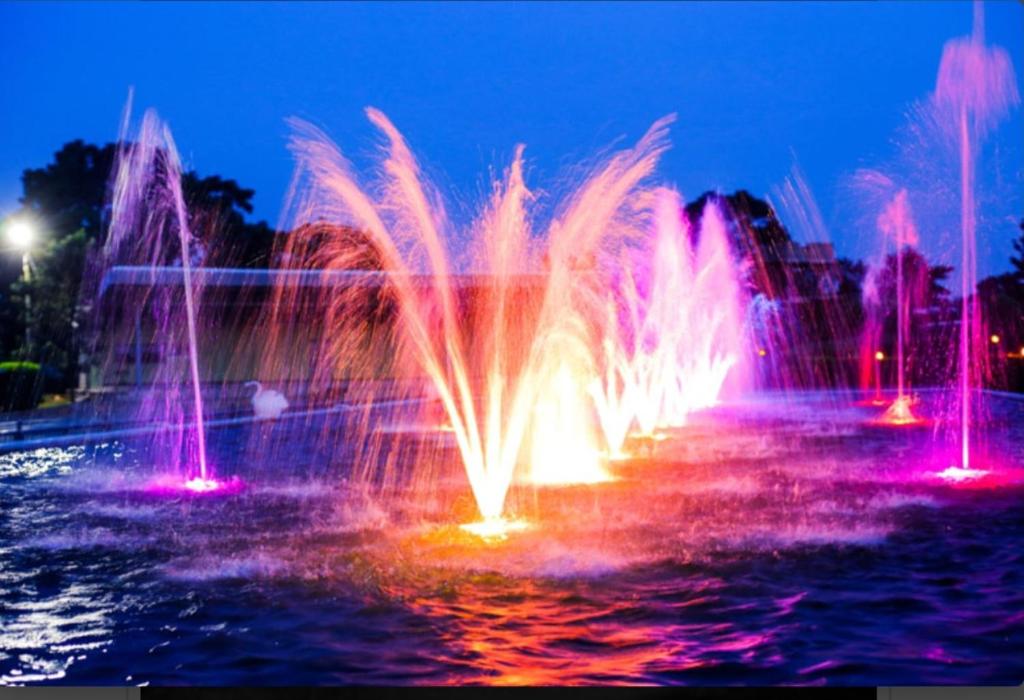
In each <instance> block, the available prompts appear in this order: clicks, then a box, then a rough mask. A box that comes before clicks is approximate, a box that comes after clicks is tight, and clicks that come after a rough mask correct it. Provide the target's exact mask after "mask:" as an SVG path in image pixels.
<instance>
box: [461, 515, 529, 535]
mask: <svg viewBox="0 0 1024 700" xmlns="http://www.w3.org/2000/svg"><path fill="white" fill-rule="evenodd" d="M529 527H530V524H529V523H528V522H526V521H525V520H506V519H505V518H485V519H483V520H479V521H477V522H475V523H465V524H463V525H459V529H461V530H464V531H466V532H468V533H470V534H472V535H476V536H477V537H479V538H481V539H484V540H503V539H505V538H507V537H508V536H509V534H511V533H513V532H522V531H523V530H526V529H528V528H529Z"/></svg>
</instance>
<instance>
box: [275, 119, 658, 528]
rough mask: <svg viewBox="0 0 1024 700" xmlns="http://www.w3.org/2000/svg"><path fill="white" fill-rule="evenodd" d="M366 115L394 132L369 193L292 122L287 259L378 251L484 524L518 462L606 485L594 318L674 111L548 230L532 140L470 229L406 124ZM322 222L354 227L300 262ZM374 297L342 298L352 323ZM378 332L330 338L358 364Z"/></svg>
mask: <svg viewBox="0 0 1024 700" xmlns="http://www.w3.org/2000/svg"><path fill="white" fill-rule="evenodd" d="M367 115H368V117H369V119H370V121H371V122H372V123H373V124H374V125H375V126H376V127H377V128H378V129H379V130H380V131H381V132H382V133H383V135H384V137H385V145H384V150H383V155H382V158H381V166H380V170H379V179H378V180H377V182H376V183H375V186H374V187H371V188H366V187H364V186H362V185H360V184H359V183H358V182H357V179H356V176H355V175H354V173H353V170H352V168H351V166H350V164H349V163H348V162H347V161H346V160H345V158H344V157H343V156H342V155H341V153H340V151H339V150H338V149H337V147H336V146H334V144H333V143H331V142H330V140H329V139H328V138H327V137H326V136H325V135H324V134H322V133H321V132H319V131H318V130H316V129H315V128H314V127H312V126H310V125H308V124H305V123H302V122H294V124H293V125H294V127H295V135H294V137H293V138H292V141H291V149H292V151H293V153H294V154H295V157H296V160H297V179H296V184H295V187H294V189H293V211H294V218H295V219H296V229H295V231H293V234H292V236H290V238H292V239H293V240H292V241H291V242H290V243H289V246H290V247H289V249H288V251H287V252H288V253H289V254H288V255H286V256H284V257H285V259H286V260H291V261H292V264H295V265H309V266H313V267H318V268H321V269H329V270H345V269H353V268H358V267H359V266H360V265H361V264H362V263H363V262H365V259H366V251H367V250H370V251H372V256H371V257H372V258H373V260H374V261H375V263H374V264H375V266H376V267H378V268H379V269H380V270H382V271H383V272H384V273H386V275H385V278H384V279H385V281H384V283H383V284H384V287H385V290H386V293H387V295H388V297H389V298H390V299H391V300H392V301H393V303H394V307H395V309H396V312H395V313H396V315H395V319H394V324H393V328H394V334H395V336H394V339H395V343H396V345H397V346H398V350H397V352H396V353H395V354H396V357H397V358H398V359H397V360H396V361H397V362H399V363H402V362H405V361H406V359H407V360H408V363H409V365H410V366H409V367H406V368H405V369H404V370H403V371H401V372H399V374H401V375H403V376H409V375H412V374H417V373H419V374H421V375H422V376H424V378H425V380H426V382H427V384H428V386H429V387H430V391H431V393H432V394H433V395H434V396H435V397H436V399H437V401H438V402H439V403H440V405H441V408H442V411H443V414H444V425H445V430H446V433H447V434H450V435H451V436H452V438H453V439H454V441H455V446H456V448H457V452H458V455H459V457H460V459H461V462H462V465H463V466H464V468H465V473H466V476H467V478H468V481H469V485H470V488H471V490H472V493H473V496H474V498H475V501H476V505H477V508H478V510H479V512H480V515H481V516H483V518H484V519H485V521H487V522H488V523H489V524H488V525H487V526H486V527H485V528H484V529H485V530H486V531H488V532H493V531H500V530H501V527H500V526H498V525H495V523H497V522H498V520H499V519H500V518H501V517H502V515H503V511H504V507H505V500H506V494H507V492H508V490H509V488H510V485H511V484H512V482H513V477H514V476H515V475H516V473H517V468H518V467H519V466H520V465H522V467H523V469H521V470H519V471H520V472H521V473H522V475H523V478H524V479H525V480H526V481H530V482H533V483H547V484H551V483H578V482H590V481H597V480H601V479H602V478H607V476H606V474H605V472H604V467H603V463H602V461H601V459H600V458H599V454H598V453H599V450H598V448H597V445H596V444H595V443H596V437H591V436H592V435H593V434H594V433H595V431H594V430H593V429H592V422H593V417H592V413H593V411H592V409H591V408H590V403H589V397H588V396H587V393H586V390H587V385H588V383H589V380H590V377H591V376H593V373H594V372H595V369H594V361H593V357H592V353H591V351H590V348H592V347H594V346H595V345H596V344H598V343H599V340H598V336H597V335H596V333H595V329H596V328H597V327H598V326H599V324H598V323H597V321H596V320H595V319H596V318H597V317H598V316H600V314H601V313H603V304H602V302H601V299H602V298H603V293H604V290H605V288H606V280H605V274H604V268H605V266H606V265H607V261H609V260H611V259H613V255H614V251H615V250H616V249H617V248H618V247H620V246H621V244H622V243H623V241H625V240H628V239H631V238H633V237H635V236H638V235H639V234H640V233H641V230H642V229H641V226H640V223H639V222H640V221H641V220H643V219H644V217H645V211H646V209H647V208H648V204H647V203H648V201H649V197H648V193H647V191H646V190H645V189H644V188H643V187H642V186H641V182H642V181H643V180H644V179H645V178H646V177H648V176H649V175H650V174H651V173H652V171H653V168H654V166H655V164H656V162H657V159H658V156H659V155H660V154H661V152H662V151H663V150H664V149H665V147H666V146H665V134H666V126H667V124H668V121H669V120H662V121H659V122H657V123H655V124H654V126H652V127H651V129H650V131H649V132H648V133H647V134H646V135H645V136H644V137H643V138H642V139H641V140H640V141H639V142H638V143H637V144H636V146H635V147H633V148H631V149H626V150H624V151H621V152H619V153H617V154H615V155H613V156H612V157H610V158H609V159H608V160H607V161H605V162H604V163H602V164H600V165H599V166H598V167H596V168H595V169H594V171H593V172H592V173H591V175H590V176H589V177H587V178H586V179H585V180H583V182H582V184H581V185H580V186H578V187H577V188H576V189H575V190H574V191H572V192H571V193H570V194H569V196H568V197H566V198H565V200H564V202H563V204H562V206H560V207H557V208H556V214H555V215H554V217H553V219H552V221H551V222H550V224H549V225H548V226H547V227H546V230H545V231H543V232H537V233H535V231H534V226H533V222H532V220H531V217H530V215H529V213H528V204H529V203H530V201H531V200H532V198H533V195H532V194H531V192H530V191H529V190H528V189H527V187H526V185H525V183H524V179H523V150H522V147H519V148H517V149H516V151H515V155H514V157H513V160H512V163H511V165H510V166H509V167H508V169H507V170H506V172H505V173H504V176H503V177H502V178H501V179H500V180H499V181H497V182H495V183H494V186H493V191H492V195H491V197H490V199H489V201H488V202H487V204H486V206H485V207H484V209H483V211H482V212H481V213H480V214H479V215H478V216H477V218H476V220H475V221H473V222H472V224H471V225H469V226H468V227H459V226H456V225H454V224H453V223H452V222H451V221H450V220H449V218H448V216H447V215H446V212H445V210H444V207H443V205H442V202H441V197H440V196H439V195H438V193H437V191H436V190H435V188H434V187H433V186H432V185H431V184H430V183H429V182H428V181H427V180H426V179H425V178H424V177H423V175H422V173H421V171H420V168H419V165H418V163H417V161H416V159H415V157H414V156H413V154H412V152H411V150H410V149H409V147H408V146H407V145H406V142H405V140H404V138H403V137H402V135H401V134H400V133H399V131H398V130H397V129H396V128H395V127H394V125H393V124H392V123H391V122H390V121H389V120H388V119H387V117H385V116H384V114H382V113H381V112H379V111H377V110H375V109H368V110H367ZM317 221H325V222H332V223H337V224H344V226H335V227H333V228H331V227H327V229H326V233H324V229H320V234H322V235H321V238H320V239H318V252H317V253H316V254H315V256H313V257H312V258H306V259H303V258H301V256H298V255H296V251H298V250H299V247H300V246H301V244H302V237H301V235H297V234H296V232H301V231H302V230H310V229H309V227H308V224H310V223H311V222H317ZM303 225H307V228H306V229H303ZM352 231H357V232H358V237H359V239H360V241H361V244H360V245H355V244H353V241H352ZM453 250H454V251H462V252H461V254H459V253H458V252H456V253H455V254H453V252H452V251H453ZM310 261H312V262H310ZM467 278H468V279H470V282H468V283H464V281H465V280H466V279H467ZM467 287H468V288H469V290H470V291H469V292H467V291H466V288H467ZM366 291H367V290H366V289H365V288H361V287H358V286H355V285H354V286H351V287H348V288H346V289H343V290H340V291H338V292H336V293H335V295H336V297H337V299H338V301H339V302H343V303H344V304H347V305H350V306H349V307H348V309H349V310H348V311H347V312H346V311H344V310H343V311H342V312H341V314H344V315H346V316H347V317H348V318H349V319H350V318H351V316H352V313H351V308H362V307H361V306H359V304H361V303H362V300H364V297H365V293H366ZM282 299H284V297H279V301H278V302H277V303H278V305H281V304H284V303H285V302H283V301H281V300H282ZM352 304H356V306H354V307H353V306H351V305H352ZM339 308H340V307H339ZM278 313H279V315H283V316H289V315H291V314H292V311H291V310H290V309H288V308H287V307H285V308H283V309H279V310H278ZM346 322H347V321H346ZM366 325H367V324H365V323H349V325H348V326H346V327H345V328H344V329H342V328H337V329H335V330H334V331H333V332H332V340H333V341H334V342H333V343H332V345H331V346H330V352H329V353H328V362H329V363H330V364H331V365H332V366H335V367H341V366H346V365H351V364H352V363H353V362H358V361H359V360H360V357H361V354H364V353H365V352H366V350H365V346H363V345H361V344H359V343H357V342H355V341H352V340H351V338H353V337H356V336H360V335H365V334H366V333H367V328H366ZM433 459H436V455H434V454H431V455H429V456H428V457H426V458H421V461H422V462H423V464H422V465H420V466H419V467H416V468H420V467H422V469H425V470H426V469H429V468H430V464H429V462H430V461H431V460H433ZM385 470H386V468H385Z"/></svg>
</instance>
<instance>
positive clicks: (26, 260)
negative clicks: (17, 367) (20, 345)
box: [7, 219, 36, 353]
mask: <svg viewBox="0 0 1024 700" xmlns="http://www.w3.org/2000/svg"><path fill="white" fill-rule="evenodd" d="M35 238H36V232H35V229H34V228H33V227H32V224H30V223H29V222H28V221H25V220H23V219H16V220H14V221H11V222H9V223H8V224H7V240H8V242H9V243H10V244H11V246H12V247H13V248H14V249H15V250H17V251H20V252H21V274H22V276H23V277H24V278H25V283H26V285H27V284H28V283H29V282H31V281H32V255H31V250H32V244H33V243H34V242H35ZM31 346H32V297H31V296H30V295H29V293H28V291H27V289H26V291H25V352H26V353H27V352H28V350H29V348H30V347H31Z"/></svg>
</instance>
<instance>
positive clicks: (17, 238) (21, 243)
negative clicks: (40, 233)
mask: <svg viewBox="0 0 1024 700" xmlns="http://www.w3.org/2000/svg"><path fill="white" fill-rule="evenodd" d="M35 237H36V232H35V231H34V230H33V229H32V225H31V224H30V223H28V222H27V221H12V222H11V223H9V224H7V239H8V240H9V241H10V242H11V245H12V246H14V247H15V248H17V249H18V250H21V251H25V250H28V249H29V248H31V247H32V242H33V241H34V240H35Z"/></svg>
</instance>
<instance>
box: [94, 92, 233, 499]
mask: <svg viewBox="0 0 1024 700" xmlns="http://www.w3.org/2000/svg"><path fill="white" fill-rule="evenodd" d="M130 113H131V98H129V100H128V104H127V106H126V107H125V111H124V119H123V124H122V129H121V137H120V141H119V143H120V149H119V152H118V157H117V161H116V165H115V169H114V173H113V175H112V182H111V192H112V194H111V201H110V220H109V227H108V230H107V237H106V240H105V242H104V245H103V248H102V250H101V251H100V252H99V254H98V256H96V259H95V260H94V261H93V265H92V266H93V268H94V269H93V271H92V274H91V275H90V279H92V280H95V281H98V282H99V284H100V289H99V292H98V293H97V296H102V295H103V294H104V293H105V292H106V291H107V287H106V286H105V285H107V284H108V282H109V281H110V278H109V277H107V275H108V273H110V272H111V271H112V270H113V269H114V268H115V267H117V268H120V270H121V271H122V272H124V271H125V270H128V271H131V272H134V273H135V274H134V275H131V276H132V277H133V280H132V283H133V285H134V286H139V287H141V290H142V291H141V298H138V297H137V298H134V299H133V300H132V304H133V305H135V308H136V321H135V325H134V327H133V328H132V331H131V338H130V342H131V343H133V344H134V345H135V346H136V347H138V348H141V347H142V346H143V344H144V343H145V342H146V339H145V338H144V331H143V328H142V323H141V314H142V313H143V309H147V310H149V311H150V312H151V313H152V315H153V318H154V320H155V321H156V324H157V325H156V330H155V332H154V333H153V334H152V338H151V340H152V343H153V344H154V345H155V346H156V347H157V354H158V355H159V356H160V357H161V358H162V359H166V358H174V357H176V356H177V354H178V352H179V348H180V344H181V342H182V338H181V335H182V334H181V332H180V329H181V328H182V326H183V327H184V329H185V332H184V345H185V353H186V356H187V379H185V380H184V381H183V380H182V377H181V367H180V366H179V365H178V364H177V363H176V362H174V361H173V360H172V361H164V362H161V363H160V365H159V366H158V367H157V369H156V370H155V373H156V374H155V376H154V377H153V378H152V380H151V381H150V382H149V383H148V385H147V387H146V388H145V389H144V390H143V394H142V396H141V397H139V399H140V407H139V411H138V413H139V415H138V418H140V419H142V421H143V422H144V423H148V424H150V425H155V426H158V427H159V433H158V437H157V438H156V440H155V441H154V446H153V447H154V455H155V456H157V457H158V459H160V460H161V463H162V465H163V467H164V468H165V469H166V470H168V471H171V472H176V473H177V474H180V475H181V478H182V481H181V487H182V488H184V489H186V490H188V491H192V492H194V493H208V492H211V491H217V490H218V489H219V488H220V487H221V483H220V482H218V481H217V480H216V479H215V477H214V474H213V470H212V469H211V467H210V465H209V464H208V460H207V450H206V426H205V424H204V412H203V395H202V387H201V383H200V374H199V347H198V345H199V344H198V340H197V325H196V300H195V297H196V296H197V290H196V288H195V285H194V280H193V275H192V267H193V266H194V265H196V264H197V263H198V262H199V261H200V260H201V257H202V252H201V248H200V246H199V245H197V242H196V240H195V239H194V236H193V233H192V231H191V230H190V224H189V211H188V209H187V206H186V203H185V198H184V194H183V193H182V184H181V174H182V170H181V161H180V158H179V156H178V151H177V148H176V147H175V144H174V140H173V138H172V137H171V133H170V130H169V129H168V128H167V126H166V125H165V124H164V123H163V122H161V121H160V119H159V117H158V116H157V114H156V112H155V111H153V110H148V111H147V112H146V113H145V115H144V116H143V118H142V122H141V124H140V126H139V128H138V130H137V131H136V132H135V133H134V134H132V133H130V132H129V120H130ZM167 266H172V267H175V268H177V269H179V270H180V285H176V284H175V285H171V286H163V285H160V284H158V280H157V269H158V268H166V267H167ZM87 288H88V289H89V292H88V293H89V294H94V293H96V292H94V291H93V288H92V287H91V286H90V287H87ZM179 290H180V293H181V297H180V298H178V292H179ZM119 320H120V319H119V317H114V318H113V321H114V322H115V323H116V322H117V321H119ZM110 321H111V319H110V318H109V317H108V318H103V319H100V320H99V321H98V322H97V323H98V326H99V333H100V334H103V333H104V332H106V333H109V334H115V333H118V331H117V330H114V329H110V328H106V327H105V324H109V323H110ZM108 347H110V348H114V347H116V345H115V344H109V346H108ZM139 355H140V353H138V352H137V353H136V355H135V357H136V360H135V361H136V367H134V371H135V375H136V377H135V380H136V387H137V388H142V377H141V373H142V368H141V367H140V366H138V358H139ZM120 362H121V358H120V357H118V356H117V354H116V351H115V350H113V349H111V350H109V355H108V357H107V358H106V360H104V361H102V362H101V365H102V366H103V367H104V372H106V373H110V374H116V373H118V372H119V371H120V369H121V368H120V367H119V364H120ZM184 386H187V387H188V389H187V390H186V389H184ZM186 392H188V393H190V397H189V398H190V400H189V399H186V397H185V395H184V394H185V393H186ZM189 403H191V409H192V410H191V412H190V413H186V411H185V406H186V405H188V404H189ZM161 483H163V482H161Z"/></svg>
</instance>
